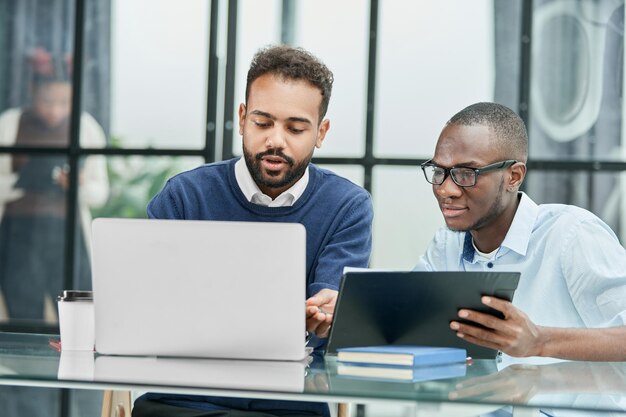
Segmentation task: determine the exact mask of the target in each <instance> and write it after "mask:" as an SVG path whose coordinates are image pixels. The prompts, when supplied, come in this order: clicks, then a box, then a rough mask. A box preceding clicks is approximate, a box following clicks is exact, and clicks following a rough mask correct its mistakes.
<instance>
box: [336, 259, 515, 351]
mask: <svg viewBox="0 0 626 417" xmlns="http://www.w3.org/2000/svg"><path fill="white" fill-rule="evenodd" d="M519 278H520V273H519V272H417V271H410V272H395V271H358V272H356V271H355V272H352V271H351V272H346V273H345V274H344V276H343V278H342V281H341V287H340V289H339V296H338V298H337V305H336V306H335V317H334V320H333V324H332V327H331V331H330V336H329V340H328V345H327V348H326V353H327V354H336V353H337V349H339V348H344V347H352V346H376V345H424V346H447V347H460V348H463V349H466V351H467V354H468V356H471V357H472V358H476V359H480V358H483V359H485V358H490V359H493V358H495V356H496V353H497V352H496V351H495V350H493V349H489V348H485V347H482V346H478V345H474V344H472V343H469V342H467V341H465V340H463V339H460V338H459V337H457V336H456V333H455V332H454V331H453V330H451V329H450V327H449V324H450V321H452V320H457V321H458V320H459V318H458V315H457V312H458V310H459V309H461V308H468V309H472V310H477V311H483V312H488V313H490V314H495V315H499V314H500V313H499V312H498V311H496V310H493V309H491V308H489V307H487V306H485V305H484V304H482V303H481V302H480V298H481V296H483V295H491V296H494V297H498V298H503V299H506V300H509V301H511V300H512V299H513V293H514V292H515V289H516V288H517V283H518V281H519Z"/></svg>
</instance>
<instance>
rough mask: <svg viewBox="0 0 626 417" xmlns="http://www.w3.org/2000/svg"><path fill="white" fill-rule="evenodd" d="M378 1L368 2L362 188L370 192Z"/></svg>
mask: <svg viewBox="0 0 626 417" xmlns="http://www.w3.org/2000/svg"><path fill="white" fill-rule="evenodd" d="M378 10H379V6H378V0H371V1H370V21H369V32H368V33H369V46H368V57H367V109H366V116H365V120H366V121H365V156H364V158H363V168H364V171H365V172H364V178H363V187H364V188H365V189H366V190H367V191H369V192H370V193H371V192H372V172H373V170H374V165H375V164H376V161H375V158H374V117H375V116H376V114H375V104H376V100H375V99H376V97H375V96H376V54H377V53H378Z"/></svg>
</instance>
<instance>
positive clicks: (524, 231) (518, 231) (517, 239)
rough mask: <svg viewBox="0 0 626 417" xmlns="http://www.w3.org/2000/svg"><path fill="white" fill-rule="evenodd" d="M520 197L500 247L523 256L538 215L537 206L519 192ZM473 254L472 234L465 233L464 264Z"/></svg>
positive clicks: (462, 256)
mask: <svg viewBox="0 0 626 417" xmlns="http://www.w3.org/2000/svg"><path fill="white" fill-rule="evenodd" d="M520 195H521V197H520V202H519V205H518V206H517V210H516V211H515V216H514V217H513V221H512V222H511V227H509V231H508V232H507V233H506V236H505V237H504V241H503V242H502V245H500V246H501V247H505V248H507V249H510V250H512V251H514V252H517V253H518V254H520V255H522V256H525V255H526V251H527V250H528V243H529V242H530V235H531V233H532V231H533V227H534V226H535V220H536V219H537V215H538V214H539V206H538V205H537V204H536V203H535V202H534V201H533V200H531V198H530V197H528V196H527V195H526V193H523V192H520ZM475 253H476V251H475V250H474V245H473V244H472V234H471V233H470V232H465V239H464V241H463V253H462V254H461V259H462V260H464V261H466V262H473V261H474V254H475Z"/></svg>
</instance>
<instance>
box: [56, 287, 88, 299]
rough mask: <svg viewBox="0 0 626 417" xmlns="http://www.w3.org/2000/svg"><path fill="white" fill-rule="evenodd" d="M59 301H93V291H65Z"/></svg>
mask: <svg viewBox="0 0 626 417" xmlns="http://www.w3.org/2000/svg"><path fill="white" fill-rule="evenodd" d="M57 300H58V301H93V291H78V290H64V291H63V294H62V295H60V296H59V297H58V298H57Z"/></svg>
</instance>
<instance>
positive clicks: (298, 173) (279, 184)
mask: <svg viewBox="0 0 626 417" xmlns="http://www.w3.org/2000/svg"><path fill="white" fill-rule="evenodd" d="M264 156H279V157H281V158H283V159H284V160H285V161H286V162H287V164H288V165H289V168H288V169H287V172H286V173H285V175H284V176H283V178H282V179H280V178H275V177H276V176H277V174H275V173H263V169H262V168H261V159H262V158H263V157H264ZM243 157H244V158H245V160H246V165H247V166H248V171H250V175H251V176H252V179H253V180H254V182H256V183H257V185H262V186H264V187H268V188H284V187H288V186H291V185H293V184H295V183H296V182H297V181H298V180H299V179H300V178H302V175H304V171H306V168H307V167H308V166H309V163H310V162H311V159H312V158H313V150H311V153H310V154H309V156H308V157H306V158H304V159H303V160H302V161H300V162H298V163H297V164H296V162H295V161H294V160H293V158H291V157H289V156H287V155H285V154H284V153H283V152H282V151H281V150H279V149H270V150H267V151H265V152H260V153H257V154H256V155H254V157H253V156H252V153H250V152H248V150H247V149H246V147H245V145H244V146H243Z"/></svg>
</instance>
